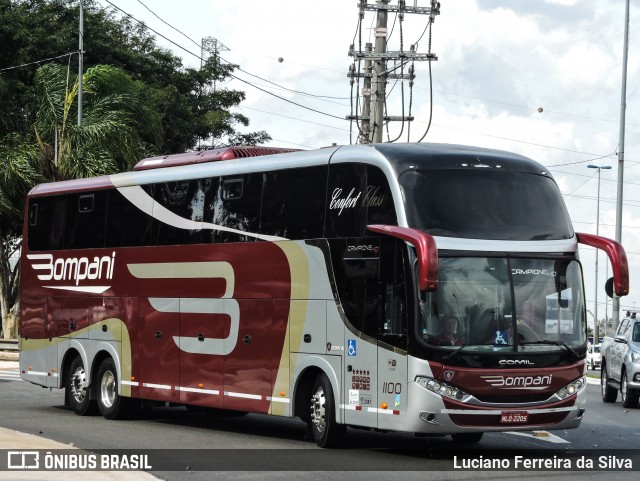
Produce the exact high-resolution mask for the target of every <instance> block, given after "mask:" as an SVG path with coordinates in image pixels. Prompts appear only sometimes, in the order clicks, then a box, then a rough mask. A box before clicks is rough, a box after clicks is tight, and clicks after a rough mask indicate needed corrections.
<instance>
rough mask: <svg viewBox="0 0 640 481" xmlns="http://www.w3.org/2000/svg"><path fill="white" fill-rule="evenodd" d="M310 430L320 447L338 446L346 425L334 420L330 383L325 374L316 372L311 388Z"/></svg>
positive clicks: (334, 413) (333, 403)
mask: <svg viewBox="0 0 640 481" xmlns="http://www.w3.org/2000/svg"><path fill="white" fill-rule="evenodd" d="M309 423H310V427H311V432H312V434H313V439H314V441H315V442H316V444H317V445H318V446H319V447H321V448H335V447H338V446H339V445H340V443H341V441H342V438H343V436H344V433H345V431H346V426H345V425H344V424H338V423H337V422H336V412H335V402H334V397H333V389H332V388H331V383H330V382H329V379H328V378H327V376H326V375H325V374H318V376H317V377H316V379H315V381H314V383H313V388H312V389H311V417H310V419H309Z"/></svg>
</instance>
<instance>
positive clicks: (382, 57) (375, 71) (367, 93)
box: [347, 0, 440, 143]
mask: <svg viewBox="0 0 640 481" xmlns="http://www.w3.org/2000/svg"><path fill="white" fill-rule="evenodd" d="M416 3H417V0H414V5H413V6H407V2H406V0H397V4H391V0H375V4H369V0H360V1H359V4H358V8H359V10H360V19H361V21H362V19H363V18H364V12H365V11H375V12H376V29H375V48H374V51H373V52H372V51H371V49H370V45H371V44H367V46H369V47H368V48H366V49H365V51H362V50H361V49H360V48H358V50H356V49H355V46H354V45H351V48H350V49H349V56H351V57H354V59H355V60H357V61H358V62H360V61H362V60H364V61H365V69H364V73H361V72H360V69H354V68H352V69H350V70H349V74H348V76H349V77H351V78H353V77H355V78H356V79H358V80H359V78H364V82H363V84H364V88H363V90H362V95H363V106H362V115H359V114H358V113H355V114H353V112H352V114H351V115H348V116H347V119H349V120H356V121H360V123H361V127H360V132H361V134H360V137H359V138H360V143H380V142H382V134H383V127H384V125H385V123H386V122H391V121H403V122H405V121H406V122H411V121H412V120H414V118H413V117H412V116H411V115H410V112H409V115H406V116H405V115H403V116H388V115H387V116H385V115H384V107H385V101H386V97H387V82H388V80H389V79H398V80H401V81H404V80H409V81H410V85H413V80H414V78H415V74H414V70H413V69H410V70H409V73H408V74H405V73H404V67H405V66H406V65H407V64H408V63H410V62H411V63H413V62H415V61H429V62H430V61H432V60H438V57H437V56H436V55H435V54H433V53H430V52H429V53H423V54H421V53H418V52H416V48H415V45H411V46H410V49H409V50H408V51H407V50H405V49H404V48H403V43H402V41H401V43H400V45H401V48H400V50H398V51H388V50H387V41H388V37H387V34H388V32H387V22H388V14H389V13H390V12H395V13H397V14H398V18H399V20H400V22H403V21H404V15H405V14H409V13H411V14H421V15H429V22H433V19H434V18H435V16H436V15H439V14H440V2H438V1H437V0H430V6H429V7H419V6H417V5H416ZM389 61H393V67H391V68H387V63H388V62H389ZM397 70H401V73H399V74H398V73H394V72H396V71H397ZM369 86H370V87H369Z"/></svg>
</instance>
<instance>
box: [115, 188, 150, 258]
mask: <svg viewBox="0 0 640 481" xmlns="http://www.w3.org/2000/svg"><path fill="white" fill-rule="evenodd" d="M124 189H129V192H136V191H137V190H138V189H139V187H137V186H134V187H125V188H124ZM142 189H143V190H144V192H145V193H146V194H147V195H149V194H150V192H151V187H150V186H142ZM139 201H140V202H143V199H139ZM150 241H151V217H150V216H149V215H147V214H146V213H145V212H143V211H142V210H140V209H139V208H138V207H136V206H135V205H134V204H132V203H131V202H130V201H129V200H128V199H127V198H126V197H124V195H122V194H121V193H120V192H119V191H118V190H117V189H113V190H110V191H109V206H108V208H107V239H106V246H107V247H128V246H131V247H134V246H146V245H149V243H150Z"/></svg>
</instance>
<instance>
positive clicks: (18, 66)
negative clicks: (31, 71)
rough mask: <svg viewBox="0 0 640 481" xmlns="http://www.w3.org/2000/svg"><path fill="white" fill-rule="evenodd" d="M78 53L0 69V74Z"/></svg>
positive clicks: (73, 53)
mask: <svg viewBox="0 0 640 481" xmlns="http://www.w3.org/2000/svg"><path fill="white" fill-rule="evenodd" d="M77 53H78V52H77V51H76V52H69V53H64V54H62V55H58V56H57V57H49V58H43V59H41V60H34V61H33V62H29V63H23V64H20V65H14V66H13V67H5V68H0V72H4V71H6V70H13V69H16V68H22V67H28V66H30V65H36V64H39V63H42V62H49V61H51V60H58V59H59V58H64V57H70V56H71V55H75V54H77Z"/></svg>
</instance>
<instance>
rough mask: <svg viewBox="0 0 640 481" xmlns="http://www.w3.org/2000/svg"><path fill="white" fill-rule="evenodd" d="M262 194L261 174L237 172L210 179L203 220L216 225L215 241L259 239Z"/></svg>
mask: <svg viewBox="0 0 640 481" xmlns="http://www.w3.org/2000/svg"><path fill="white" fill-rule="evenodd" d="M261 198H262V174H246V175H235V176H232V177H226V178H221V179H220V180H219V181H214V182H211V184H210V186H209V187H208V188H207V192H206V196H205V209H204V221H205V222H206V223H210V224H214V225H215V226H217V228H214V231H213V234H214V235H213V241H214V242H250V241H254V240H256V237H255V235H256V234H257V233H258V232H259V228H260V203H261ZM245 233H248V234H253V235H246V234H245ZM206 237H208V236H206Z"/></svg>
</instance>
